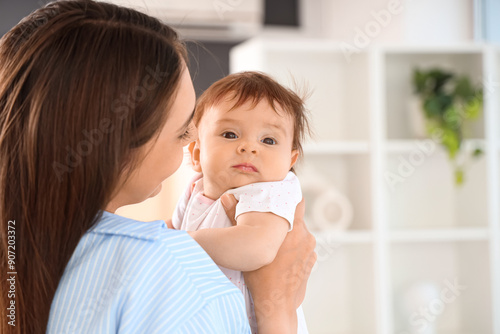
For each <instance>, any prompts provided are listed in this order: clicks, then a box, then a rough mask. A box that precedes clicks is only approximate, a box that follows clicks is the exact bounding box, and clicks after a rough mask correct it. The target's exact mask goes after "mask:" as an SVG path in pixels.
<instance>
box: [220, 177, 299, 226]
mask: <svg viewBox="0 0 500 334" xmlns="http://www.w3.org/2000/svg"><path fill="white" fill-rule="evenodd" d="M228 193H232V194H234V197H235V198H236V199H237V200H238V201H239V202H238V204H237V205H236V218H238V216H239V215H241V214H243V213H246V212H252V211H256V212H272V213H274V214H275V215H278V216H280V217H283V218H285V219H286V220H287V221H288V222H289V224H290V229H289V231H291V230H292V229H293V218H294V215H295V208H296V207H297V204H299V202H300V201H301V200H302V191H301V189H300V182H299V179H298V178H297V176H296V175H295V174H294V173H292V172H289V173H288V174H287V176H286V178H285V179H284V180H283V181H277V182H258V183H253V184H249V185H246V186H243V187H240V188H236V189H232V190H230V191H228Z"/></svg>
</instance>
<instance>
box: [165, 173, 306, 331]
mask: <svg viewBox="0 0 500 334" xmlns="http://www.w3.org/2000/svg"><path fill="white" fill-rule="evenodd" d="M226 193H229V194H233V195H234V197H235V198H236V200H238V204H237V205H236V218H237V217H238V216H239V215H241V214H243V213H245V212H251V211H258V212H272V213H274V214H276V215H278V216H280V217H283V218H285V219H286V220H287V221H288V222H289V224H290V229H289V231H291V230H292V229H293V218H294V214H295V208H296V206H297V204H298V203H299V202H300V201H301V200H302V192H301V189H300V183H299V180H298V178H297V176H296V175H295V174H294V173H292V172H288V174H287V176H286V177H285V179H284V180H282V181H276V182H258V183H252V184H249V185H246V186H243V187H239V188H235V189H230V190H228V191H226ZM172 225H173V226H174V228H175V229H178V230H186V231H196V230H199V229H204V228H223V227H231V226H232V224H231V221H230V220H229V218H228V217H227V215H226V212H225V210H224V207H223V206H222V203H221V201H220V198H218V199H217V200H212V199H210V198H208V197H205V196H204V195H203V175H202V174H201V173H200V174H197V175H196V176H195V177H194V178H193V179H192V180H191V182H190V183H189V186H188V187H187V188H186V191H185V192H184V195H183V196H182V197H181V198H180V199H179V202H178V203H177V207H176V208H175V211H174V215H173V217H172ZM219 268H220V269H221V270H222V272H223V273H224V274H225V275H226V276H227V277H228V278H229V280H230V281H231V282H232V283H233V284H235V285H236V286H237V287H238V288H239V289H240V290H241V292H242V293H243V295H244V297H245V304H246V308H247V314H248V318H249V322H250V326H251V327H252V333H257V322H256V319H255V313H254V311H253V302H252V298H251V296H250V292H249V291H248V289H247V288H246V286H245V281H244V280H243V274H242V273H241V271H237V270H232V269H227V268H224V267H221V266H219ZM297 319H298V333H299V334H303V333H307V327H306V324H305V319H304V315H303V312H302V308H299V309H298V310H297Z"/></svg>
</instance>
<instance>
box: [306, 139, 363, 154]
mask: <svg viewBox="0 0 500 334" xmlns="http://www.w3.org/2000/svg"><path fill="white" fill-rule="evenodd" d="M369 152H370V145H369V143H368V142H364V141H331V142H316V143H308V144H306V145H304V154H359V153H369Z"/></svg>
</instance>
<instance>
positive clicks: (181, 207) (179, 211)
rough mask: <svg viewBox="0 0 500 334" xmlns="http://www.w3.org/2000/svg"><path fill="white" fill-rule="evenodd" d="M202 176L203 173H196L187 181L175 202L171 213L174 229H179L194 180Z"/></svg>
mask: <svg viewBox="0 0 500 334" xmlns="http://www.w3.org/2000/svg"><path fill="white" fill-rule="evenodd" d="M202 177H203V174H201V173H197V174H196V175H195V176H194V177H193V178H192V179H191V181H189V183H188V186H187V187H186V190H185V191H184V194H182V196H181V198H179V201H178V202H177V205H176V206H175V210H174V213H173V215H172V225H173V227H174V229H176V230H180V229H181V225H182V219H183V218H184V213H185V212H186V206H187V204H188V202H189V199H190V198H191V194H192V193H193V186H194V182H196V181H197V180H199V179H201V178H202Z"/></svg>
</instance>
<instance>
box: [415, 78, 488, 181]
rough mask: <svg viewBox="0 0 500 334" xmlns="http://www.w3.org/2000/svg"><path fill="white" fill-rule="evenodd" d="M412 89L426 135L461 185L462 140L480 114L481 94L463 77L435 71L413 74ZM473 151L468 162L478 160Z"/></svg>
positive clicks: (476, 154) (462, 164) (478, 154)
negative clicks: (439, 147) (443, 152)
mask: <svg viewBox="0 0 500 334" xmlns="http://www.w3.org/2000/svg"><path fill="white" fill-rule="evenodd" d="M413 88H414V92H415V94H416V95H417V96H418V99H419V102H420V110H421V111H422V112H423V116H424V119H425V128H426V133H427V135H428V136H430V137H431V138H433V139H435V140H436V141H437V142H438V143H439V144H441V145H442V146H444V147H445V149H446V150H447V152H448V157H449V159H450V160H451V162H452V163H453V166H454V173H455V175H454V178H455V184H456V185H462V184H463V182H464V174H465V167H466V159H465V155H466V154H467V153H466V152H464V149H463V140H464V138H465V137H466V136H467V133H466V132H467V126H468V125H469V124H470V123H471V122H472V121H474V120H476V119H477V118H479V116H480V115H481V113H482V110H483V91H482V89H481V87H479V86H476V85H473V84H472V83H471V81H470V79H469V78H468V77H467V76H458V75H456V74H454V73H451V72H448V71H445V70H441V69H438V68H434V69H429V70H420V69H418V68H416V69H414V70H413ZM482 153H483V150H482V149H481V148H480V147H476V148H475V149H474V150H473V151H472V152H471V157H472V159H475V158H477V157H479V156H481V155H482Z"/></svg>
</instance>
